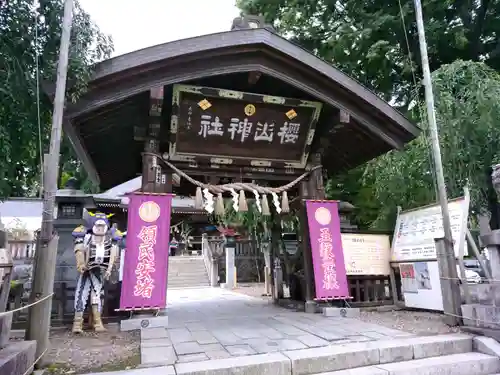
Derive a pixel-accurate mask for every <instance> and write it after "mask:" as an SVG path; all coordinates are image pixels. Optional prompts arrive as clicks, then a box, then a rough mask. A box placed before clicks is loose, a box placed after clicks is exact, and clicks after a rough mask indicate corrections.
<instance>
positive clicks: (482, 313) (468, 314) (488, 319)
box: [462, 304, 500, 329]
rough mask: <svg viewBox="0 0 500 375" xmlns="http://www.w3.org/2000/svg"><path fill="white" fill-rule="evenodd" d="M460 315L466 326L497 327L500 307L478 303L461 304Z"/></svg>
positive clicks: (499, 318)
mask: <svg viewBox="0 0 500 375" xmlns="http://www.w3.org/2000/svg"><path fill="white" fill-rule="evenodd" d="M462 316H463V321H464V325H466V326H469V327H479V328H492V329H498V323H499V322H500V307H495V306H491V305H490V306H488V305H480V304H469V305H462Z"/></svg>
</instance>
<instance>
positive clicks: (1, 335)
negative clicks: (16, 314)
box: [0, 314, 12, 349]
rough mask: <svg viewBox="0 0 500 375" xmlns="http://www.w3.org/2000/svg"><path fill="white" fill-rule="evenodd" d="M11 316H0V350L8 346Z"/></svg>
mask: <svg viewBox="0 0 500 375" xmlns="http://www.w3.org/2000/svg"><path fill="white" fill-rule="evenodd" d="M11 326H12V314H8V315H2V316H0V349H2V348H5V347H6V346H7V345H8V344H9V339H10V327H11Z"/></svg>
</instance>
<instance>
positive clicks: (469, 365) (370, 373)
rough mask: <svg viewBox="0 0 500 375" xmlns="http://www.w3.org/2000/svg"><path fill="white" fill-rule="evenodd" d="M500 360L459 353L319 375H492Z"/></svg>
mask: <svg viewBox="0 0 500 375" xmlns="http://www.w3.org/2000/svg"><path fill="white" fill-rule="evenodd" d="M499 369H500V359H499V358H498V357H494V356H490V355H487V354H482V353H459V354H451V355H447V356H442V357H432V358H424V359H416V360H412V361H405V362H394V363H387V364H383V365H374V366H366V367H358V368H353V369H348V370H339V371H330V372H322V373H319V374H317V375H407V374H420V373H422V374H426V375H442V374H450V375H491V374H492V373H491V371H494V372H496V371H499Z"/></svg>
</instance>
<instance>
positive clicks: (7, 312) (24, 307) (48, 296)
mask: <svg viewBox="0 0 500 375" xmlns="http://www.w3.org/2000/svg"><path fill="white" fill-rule="evenodd" d="M53 295H54V293H52V294H49V295H47V296H45V297H43V298H40V299H38V300H36V301H35V302H33V303H30V304H29V305H26V306H21V307H19V308H17V309H15V310H9V311H5V312H2V313H0V317H1V316H6V315H9V314H14V313H15V312H18V311H21V310H24V309H27V308H29V307H31V306H35V305H36V304H38V303H40V302H43V301H45V300H46V299H49V298H50V297H52V296H53Z"/></svg>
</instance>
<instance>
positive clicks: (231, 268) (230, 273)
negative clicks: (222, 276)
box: [225, 246, 236, 289]
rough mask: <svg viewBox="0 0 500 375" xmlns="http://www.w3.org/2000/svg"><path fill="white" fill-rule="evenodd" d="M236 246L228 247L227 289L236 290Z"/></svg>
mask: <svg viewBox="0 0 500 375" xmlns="http://www.w3.org/2000/svg"><path fill="white" fill-rule="evenodd" d="M235 250H236V249H235V248H234V246H227V247H226V285H225V287H226V288H227V289H234V288H235V286H236V280H235V279H234V276H235V265H234V256H235V255H234V253H235Z"/></svg>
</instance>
